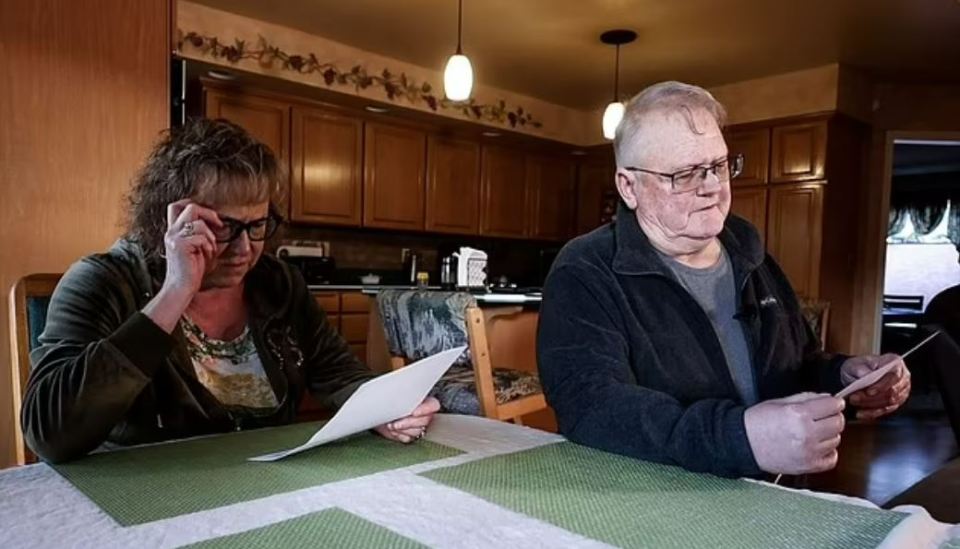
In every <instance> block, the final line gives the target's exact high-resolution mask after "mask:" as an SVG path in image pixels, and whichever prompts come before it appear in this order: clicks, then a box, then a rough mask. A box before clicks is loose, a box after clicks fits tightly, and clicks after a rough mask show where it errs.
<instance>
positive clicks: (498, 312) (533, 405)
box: [466, 307, 547, 425]
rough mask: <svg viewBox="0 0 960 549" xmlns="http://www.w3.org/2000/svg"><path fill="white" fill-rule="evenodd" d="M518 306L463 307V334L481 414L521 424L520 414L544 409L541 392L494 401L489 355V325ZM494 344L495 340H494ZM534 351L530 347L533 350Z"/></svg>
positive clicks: (506, 318)
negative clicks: (464, 329)
mask: <svg viewBox="0 0 960 549" xmlns="http://www.w3.org/2000/svg"><path fill="white" fill-rule="evenodd" d="M522 312H523V309H522V307H500V308H491V309H481V308H480V307H468V308H467V314H466V319H467V335H468V336H469V339H470V353H471V355H472V356H473V374H474V380H475V382H476V384H477V397H478V398H479V399H480V410H481V411H482V412H483V415H484V417H488V418H491V419H499V420H501V421H513V422H514V423H516V424H517V425H522V424H523V421H522V419H521V418H522V416H524V415H526V414H530V413H533V412H538V411H540V410H543V409H545V408H547V400H546V398H545V397H544V396H543V393H542V392H540V393H537V394H534V395H529V396H524V397H520V398H517V399H514V400H510V401H508V402H505V403H503V404H498V403H497V392H496V388H495V386H494V382H493V359H492V354H491V346H490V338H488V333H489V330H488V329H489V328H490V327H491V325H492V324H494V323H498V322H509V321H510V319H511V318H513V317H515V316H517V315H520V314H522ZM528 341H529V344H530V345H531V346H532V347H535V345H536V334H535V333H534V334H532V335H531V337H530V338H529V340H528ZM494 344H496V342H494ZM535 352H536V350H535V349H534V353H535Z"/></svg>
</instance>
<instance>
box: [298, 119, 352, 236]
mask: <svg viewBox="0 0 960 549" xmlns="http://www.w3.org/2000/svg"><path fill="white" fill-rule="evenodd" d="M292 126H293V139H292V149H293V151H292V160H291V170H290V172H291V173H290V186H291V189H290V190H291V193H290V218H291V219H292V220H293V221H300V222H316V223H330V224H334V225H350V226H360V221H361V218H362V215H363V203H362V198H363V179H362V174H363V123H362V122H361V121H360V120H358V119H356V118H350V117H347V116H342V115H339V114H335V113H332V112H328V111H324V110H320V109H311V108H306V107H294V108H293V120H292Z"/></svg>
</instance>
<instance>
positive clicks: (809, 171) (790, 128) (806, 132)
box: [770, 121, 827, 183]
mask: <svg viewBox="0 0 960 549" xmlns="http://www.w3.org/2000/svg"><path fill="white" fill-rule="evenodd" d="M771 139H772V145H771V147H772V154H771V155H770V158H771V160H770V181H771V182H773V183H789V182H794V181H812V180H817V179H823V177H824V164H825V163H826V157H827V122H826V121H817V122H804V123H799V124H788V125H783V126H776V127H774V128H773V133H772V137H771Z"/></svg>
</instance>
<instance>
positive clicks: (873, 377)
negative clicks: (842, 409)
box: [835, 360, 897, 398]
mask: <svg viewBox="0 0 960 549" xmlns="http://www.w3.org/2000/svg"><path fill="white" fill-rule="evenodd" d="M896 364H897V361H896V360H893V361H891V362H890V363H889V364H884V365H883V366H881V367H879V368H877V369H876V370H874V371H872V372H870V373H869V374H867V375H865V376H863V377H861V378H860V379H857V380H855V381H854V382H853V383H851V384H850V385H847V386H846V387H844V388H843V390H842V391H840V392H839V393H837V394H836V395H835V396H836V397H837V398H847V395H849V394H850V393H855V392H857V391H859V390H860V389H865V388H867V387H869V386H871V385H873V384H874V383H876V382H878V381H880V378H882V377H883V376H885V375H887V372H889V371H890V370H892V369H893V367H894V366H895V365H896Z"/></svg>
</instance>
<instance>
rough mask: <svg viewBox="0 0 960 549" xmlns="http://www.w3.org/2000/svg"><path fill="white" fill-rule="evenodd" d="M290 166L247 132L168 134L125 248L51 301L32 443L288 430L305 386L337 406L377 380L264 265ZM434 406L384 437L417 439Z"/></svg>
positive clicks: (48, 452) (26, 409)
mask: <svg viewBox="0 0 960 549" xmlns="http://www.w3.org/2000/svg"><path fill="white" fill-rule="evenodd" d="M280 180H281V169H280V167H279V165H278V163H277V160H276V158H275V157H274V155H273V153H272V152H270V150H269V149H268V148H267V147H266V146H264V145H263V144H261V143H259V142H257V141H256V140H255V139H253V138H252V137H250V136H249V135H248V134H247V133H246V132H245V131H244V130H243V129H241V128H240V127H238V126H236V125H234V124H231V123H229V122H226V121H223V120H214V121H211V120H205V119H198V120H193V121H190V122H189V123H188V124H187V125H186V126H184V127H183V128H180V129H178V130H175V131H172V132H170V133H168V134H167V135H166V136H165V138H164V139H163V140H162V141H161V142H160V143H159V145H158V146H157V147H156V148H155V149H154V151H153V152H152V154H151V155H150V157H149V159H148V160H147V163H146V166H145V167H144V168H143V170H142V171H141V173H140V174H139V177H138V179H137V181H136V182H135V184H134V187H133V190H132V193H131V196H130V208H129V227H128V232H127V235H126V237H125V238H123V239H121V240H120V241H118V242H117V243H116V244H115V245H114V246H113V248H112V249H110V251H108V252H107V253H104V254H98V255H93V256H89V257H86V258H83V259H82V260H80V261H79V262H77V263H76V264H74V265H73V266H72V267H71V268H70V270H69V271H67V273H66V274H65V275H64V277H63V279H62V280H61V281H60V284H59V285H58V286H57V289H56V291H55V292H54V294H53V297H52V300H51V303H50V307H49V311H48V316H47V324H46V329H45V330H44V333H43V335H42V336H41V337H40V346H39V347H38V348H37V349H36V350H35V351H34V352H33V353H32V354H31V360H32V361H33V371H32V372H31V374H30V381H29V383H28V385H27V391H26V395H25V398H24V403H23V411H22V418H21V420H22V423H23V431H24V434H25V437H26V440H27V443H28V444H29V446H30V448H32V449H33V451H34V452H36V453H37V454H38V455H39V456H41V457H42V458H44V459H46V460H48V461H53V462H60V461H65V460H70V459H74V458H77V457H80V456H83V455H85V454H87V453H88V452H90V451H92V450H94V449H96V448H98V447H103V446H107V447H109V446H110V445H129V444H140V443H145V442H155V441H160V440H166V439H173V438H182V437H187V436H193V435H199V434H206V433H214V432H222V431H229V430H240V429H248V428H256V427H263V426H268V425H278V424H284V423H290V422H292V421H293V420H294V418H295V416H296V412H297V407H298V404H299V402H300V398H301V396H302V395H303V392H304V390H307V389H309V390H310V391H311V392H312V393H313V395H314V396H315V397H316V398H317V399H318V400H320V401H321V402H324V403H326V404H328V405H332V406H339V405H341V404H342V403H343V402H344V401H345V400H346V399H347V398H348V397H349V396H350V394H351V393H352V392H353V391H354V390H355V389H356V388H357V387H358V386H359V385H360V384H361V383H363V382H364V381H366V380H368V379H370V378H371V377H374V374H373V373H372V372H371V371H370V370H369V369H367V368H366V366H364V365H363V364H362V363H361V362H360V361H359V360H357V359H356V358H355V357H354V356H353V355H352V354H351V353H350V351H349V349H348V347H347V345H346V343H345V342H344V341H343V339H342V338H340V336H339V335H337V333H336V332H335V331H334V329H333V328H332V327H331V326H330V324H329V323H328V322H327V321H326V317H325V315H324V314H323V312H322V311H321V310H320V309H319V307H318V306H317V304H316V301H315V300H314V299H313V298H312V297H311V296H310V293H309V292H308V291H307V287H306V285H305V284H304V281H303V279H302V277H301V276H300V275H299V273H297V272H296V271H295V270H294V269H291V268H289V267H288V266H287V265H286V264H284V263H282V262H279V261H277V260H276V259H274V258H273V257H270V256H267V255H263V246H264V240H266V239H267V238H269V237H270V236H271V235H272V234H273V233H274V231H275V230H276V228H277V225H278V222H279V217H278V216H277V214H276V213H275V209H274V207H273V204H272V203H271V199H272V198H275V196H276V194H277V193H278V191H279V189H280V185H279V182H280ZM438 409H439V403H437V401H436V400H435V399H433V398H429V399H427V400H426V401H424V403H423V404H421V405H420V406H419V407H418V408H417V410H415V411H414V413H413V414H412V415H411V416H410V417H407V418H403V419H400V420H397V421H394V422H392V423H391V424H388V425H384V426H381V427H379V428H377V429H376V431H377V432H378V433H380V434H381V435H383V436H384V437H386V438H389V439H392V440H396V441H399V442H404V443H406V442H410V441H412V440H415V439H417V438H420V437H421V436H422V435H423V433H424V431H425V429H426V427H427V425H429V423H430V421H431V419H432V417H433V414H434V413H435V412H436V411H437V410H438Z"/></svg>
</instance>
